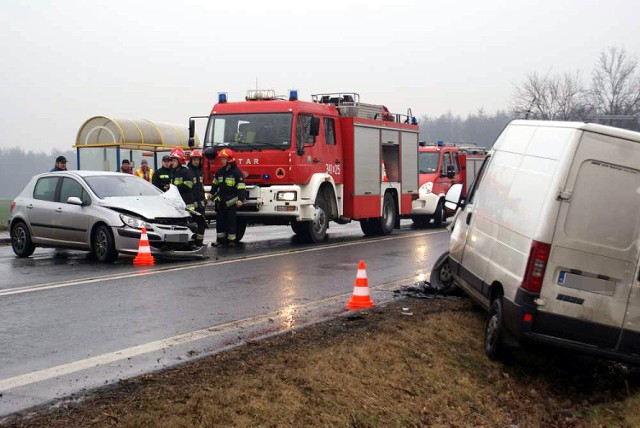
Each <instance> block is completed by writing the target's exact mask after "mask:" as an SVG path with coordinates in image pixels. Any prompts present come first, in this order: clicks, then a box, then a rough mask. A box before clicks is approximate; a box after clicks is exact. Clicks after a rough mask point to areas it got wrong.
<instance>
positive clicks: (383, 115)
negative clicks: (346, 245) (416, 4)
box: [189, 90, 419, 242]
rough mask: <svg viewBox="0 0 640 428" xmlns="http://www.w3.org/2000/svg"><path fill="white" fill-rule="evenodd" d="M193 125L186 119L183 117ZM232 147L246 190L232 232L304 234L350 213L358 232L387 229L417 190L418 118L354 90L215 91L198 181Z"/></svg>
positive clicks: (321, 231) (321, 235) (320, 236)
mask: <svg viewBox="0 0 640 428" xmlns="http://www.w3.org/2000/svg"><path fill="white" fill-rule="evenodd" d="M189 125H190V126H189V128H190V135H191V136H193V134H194V129H195V126H194V121H193V119H191V120H190V123H189ZM225 147H228V148H231V149H233V150H234V152H235V156H236V162H237V165H238V167H239V168H240V170H241V171H242V172H243V175H244V177H245V181H246V184H247V193H248V198H247V201H246V204H245V205H244V206H243V207H242V208H241V209H240V210H239V212H238V231H237V236H238V240H240V239H242V236H243V235H244V231H245V228H246V226H247V224H265V225H287V224H288V225H291V228H292V229H293V231H294V232H295V233H296V234H298V235H301V236H302V237H303V238H305V239H307V240H309V241H311V242H320V241H322V240H324V239H325V237H326V234H327V229H328V228H329V222H330V221H334V222H337V223H340V224H343V223H348V222H350V221H352V220H357V221H359V222H360V226H361V228H362V231H363V233H364V234H365V235H376V234H380V235H384V234H389V233H391V231H392V230H393V229H394V228H398V227H399V225H400V217H409V216H410V215H411V203H412V200H414V199H417V197H418V188H419V183H418V125H417V121H416V119H415V118H414V117H413V116H412V114H411V110H408V111H407V114H395V113H390V112H389V110H388V109H387V108H386V107H385V106H383V105H375V104H366V103H362V102H360V96H359V95H358V94H357V93H330V94H317V95H313V96H312V101H310V102H309V101H301V100H299V99H298V93H297V91H290V93H289V95H288V96H287V97H278V96H276V94H275V92H274V91H272V90H251V91H248V93H247V96H246V98H245V100H244V101H239V102H229V101H228V100H227V95H226V94H225V93H221V94H219V98H218V103H217V104H215V105H214V107H213V109H212V111H211V114H210V116H209V117H208V123H207V129H206V133H205V139H204V149H205V154H207V155H208V156H209V157H210V158H211V159H206V160H205V162H204V169H205V172H204V177H205V183H206V184H210V183H211V180H212V177H213V175H214V174H215V171H216V170H217V169H218V168H219V167H220V162H219V161H216V160H215V157H214V156H215V152H216V151H217V150H221V149H222V148H225Z"/></svg>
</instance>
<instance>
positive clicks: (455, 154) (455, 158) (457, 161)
mask: <svg viewBox="0 0 640 428" xmlns="http://www.w3.org/2000/svg"><path fill="white" fill-rule="evenodd" d="M451 154H452V155H453V167H454V168H455V171H456V174H459V173H460V159H459V158H458V152H453V153H451Z"/></svg>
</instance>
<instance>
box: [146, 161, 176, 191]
mask: <svg viewBox="0 0 640 428" xmlns="http://www.w3.org/2000/svg"><path fill="white" fill-rule="evenodd" d="M151 183H152V184H153V185H154V186H156V187H157V188H158V189H160V190H162V191H163V192H166V191H167V190H169V184H171V158H170V157H169V155H164V156H162V167H161V168H158V169H157V170H156V172H155V174H153V177H152V178H151Z"/></svg>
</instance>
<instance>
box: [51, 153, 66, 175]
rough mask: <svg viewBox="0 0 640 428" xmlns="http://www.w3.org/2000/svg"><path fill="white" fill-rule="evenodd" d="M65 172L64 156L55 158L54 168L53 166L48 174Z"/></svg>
mask: <svg viewBox="0 0 640 428" xmlns="http://www.w3.org/2000/svg"><path fill="white" fill-rule="evenodd" d="M66 170H67V158H65V157H64V156H58V157H57V158H56V166H54V167H53V168H52V169H51V171H49V172H56V171H66Z"/></svg>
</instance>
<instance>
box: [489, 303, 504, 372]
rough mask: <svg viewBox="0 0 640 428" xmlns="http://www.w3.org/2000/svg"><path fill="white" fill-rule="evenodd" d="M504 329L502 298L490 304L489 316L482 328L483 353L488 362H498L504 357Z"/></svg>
mask: <svg viewBox="0 0 640 428" xmlns="http://www.w3.org/2000/svg"><path fill="white" fill-rule="evenodd" d="M505 335H506V332H505V327H504V316H503V311H502V297H501V296H498V297H497V298H496V299H494V300H493V302H491V308H490V309H489V316H488V317H487V322H486V324H485V327H484V353H485V354H487V357H489V359H490V360H494V361H499V360H502V359H504V357H505V345H504V339H505Z"/></svg>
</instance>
